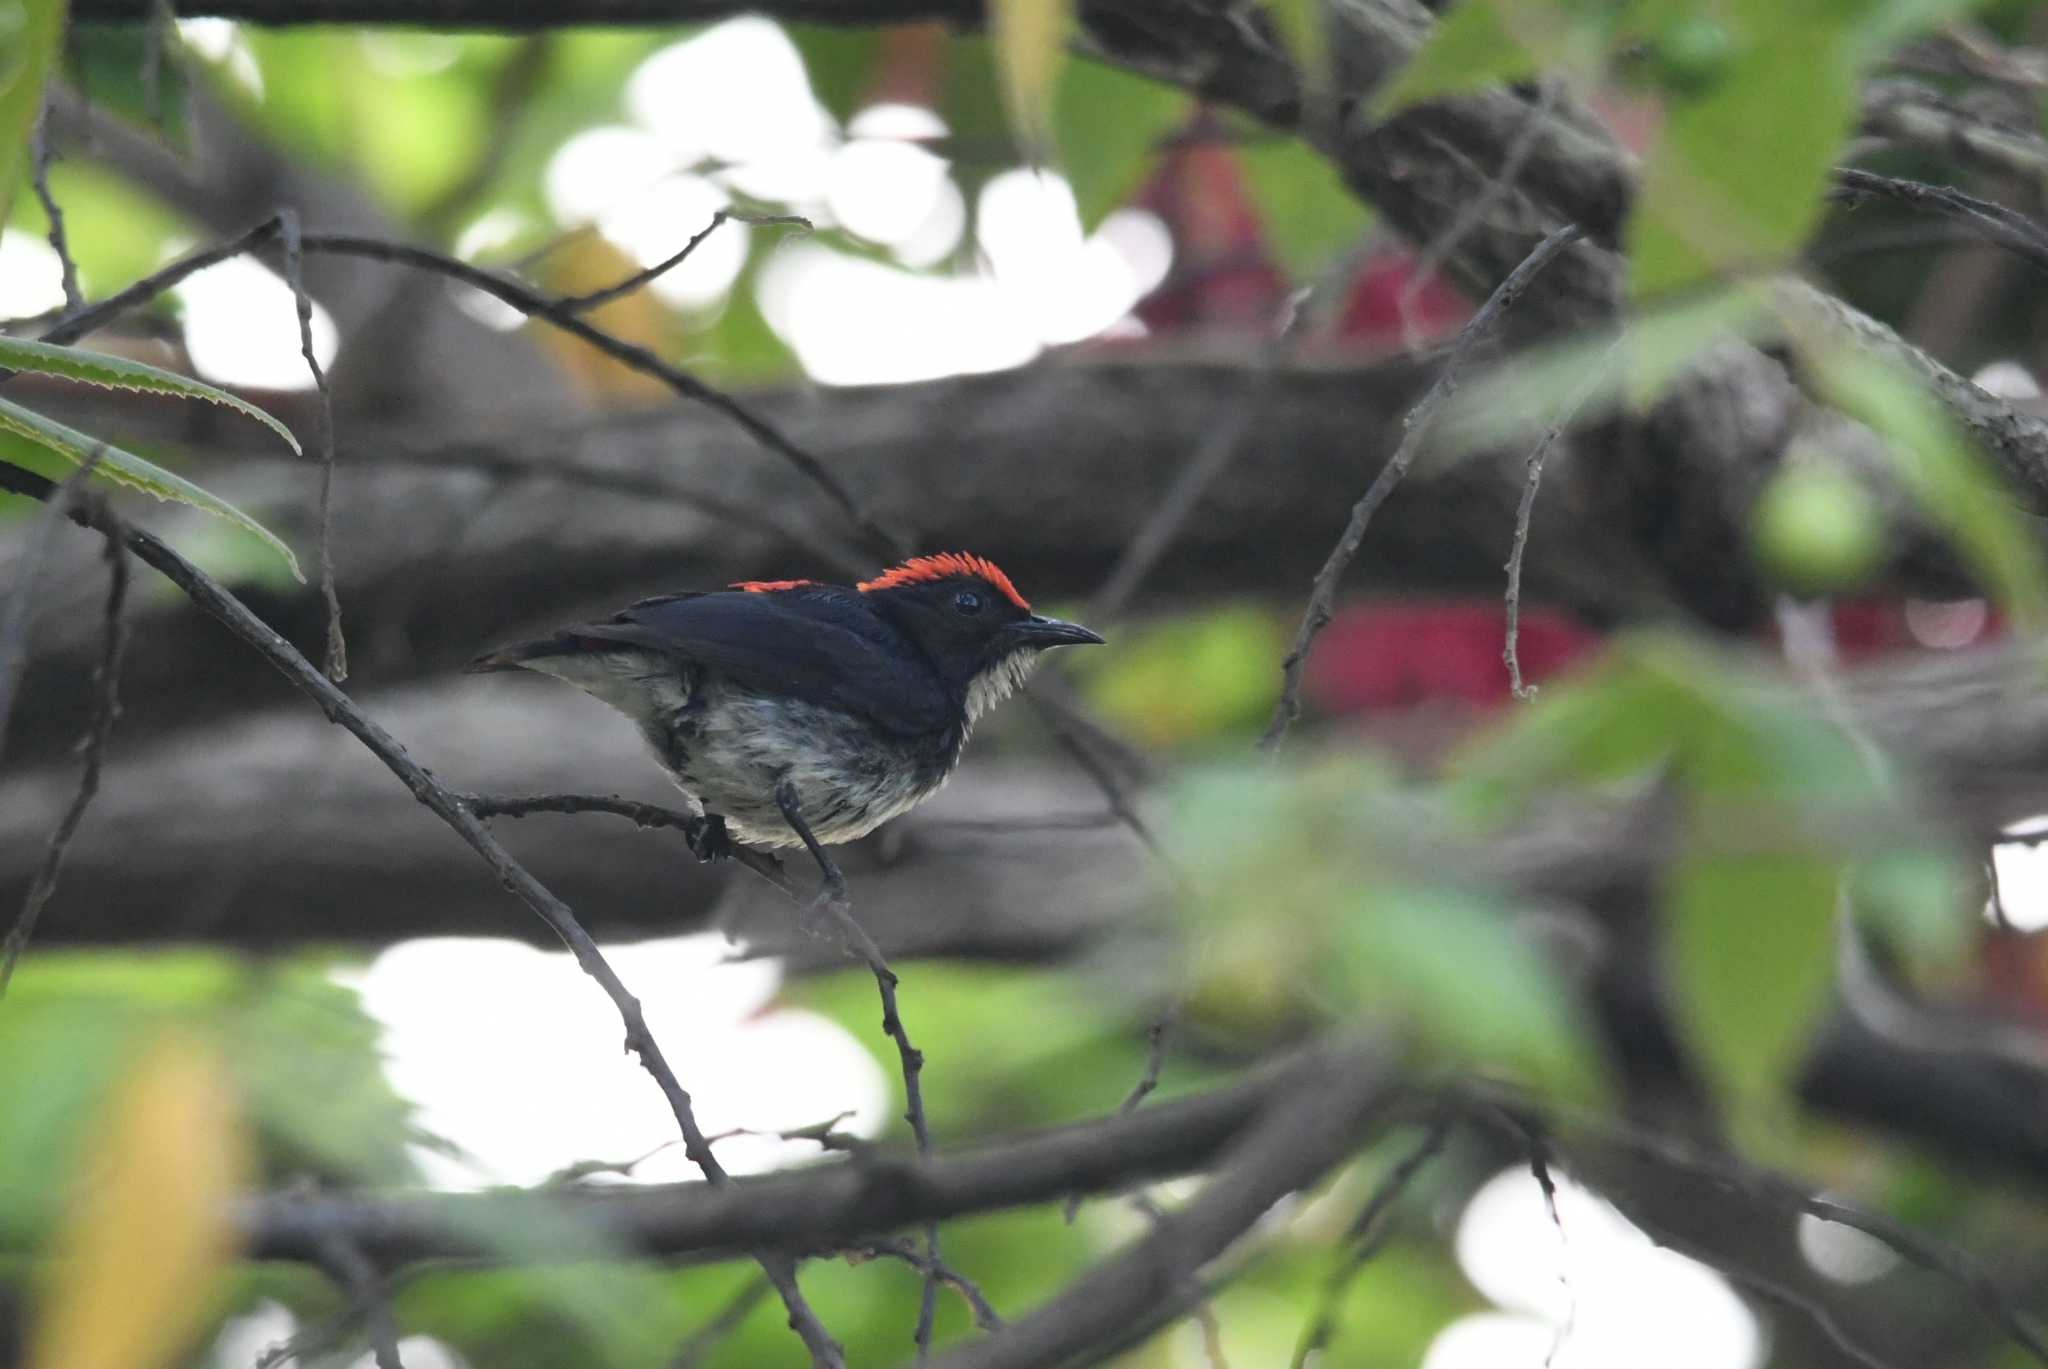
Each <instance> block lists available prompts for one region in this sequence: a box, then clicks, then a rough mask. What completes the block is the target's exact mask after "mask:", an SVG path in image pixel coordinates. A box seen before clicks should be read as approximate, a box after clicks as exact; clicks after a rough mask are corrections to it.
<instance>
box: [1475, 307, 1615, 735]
mask: <svg viewBox="0 0 2048 1369" xmlns="http://www.w3.org/2000/svg"><path fill="white" fill-rule="evenodd" d="M1619 345H1620V344H1619V343H1617V344H1616V347H1618V346H1619ZM1614 352H1615V347H1610V348H1608V349H1607V351H1606V353H1605V354H1604V355H1602V356H1601V358H1600V360H1599V361H1598V362H1596V363H1595V364H1594V366H1593V369H1592V370H1591V371H1590V372H1588V373H1587V375H1586V378H1585V379H1584V380H1582V381H1580V382H1579V387H1578V389H1576V390H1574V391H1573V392H1572V394H1571V396H1570V397H1569V398H1567V399H1566V400H1565V402H1564V407H1563V408H1562V409H1559V410H1558V413H1557V418H1556V420H1555V421H1554V422H1552V423H1551V425H1550V427H1549V428H1548V429H1547V430H1546V431H1545V432H1544V434H1543V436H1542V437H1541V438H1540V439H1538V440H1537V443H1536V445H1535V447H1533V448H1532V449H1531V450H1530V452H1529V458H1528V461H1527V462H1526V463H1525V466H1526V470H1527V472H1528V479H1527V481H1526V482H1525V483H1524V484H1523V486H1522V499H1521V503H1520V504H1518V505H1517V506H1516V508H1515V539H1514V545H1513V546H1512V547H1511V548H1510V549H1509V551H1508V563H1507V573H1508V588H1507V595H1506V604H1507V619H1508V627H1507V640H1506V642H1505V644H1504V645H1503V646H1502V647H1501V653H1500V656H1501V660H1503V661H1505V662H1506V663H1507V667H1508V690H1509V692H1510V693H1512V694H1513V695H1514V696H1515V698H1517V699H1520V700H1522V701H1524V702H1526V701H1528V700H1530V699H1533V698H1535V697H1536V687H1535V686H1534V685H1524V684H1523V683H1522V655H1521V649H1520V640H1521V634H1522V555H1523V553H1524V552H1525V551H1527V550H1528V547H1529V520H1530V518H1531V517H1532V516H1534V514H1535V512H1536V488H1537V486H1538V485H1540V484H1542V483H1543V464H1544V462H1545V461H1547V460H1549V458H1550V449H1551V448H1552V447H1554V446H1556V445H1557V440H1558V438H1560V437H1562V436H1563V435H1564V430H1565V429H1566V428H1568V427H1570V426H1571V424H1572V420H1573V419H1575V418H1577V417H1578V416H1579V410H1580V409H1581V408H1583V407H1585V403H1586V401H1587V400H1588V399H1589V398H1591V397H1592V394H1593V391H1594V389H1595V388H1596V387H1597V386H1598V384H1599V382H1600V378H1601V377H1602V376H1604V375H1606V373H1607V365H1608V362H1609V361H1610V360H1611V359H1612V358H1613V356H1614Z"/></svg>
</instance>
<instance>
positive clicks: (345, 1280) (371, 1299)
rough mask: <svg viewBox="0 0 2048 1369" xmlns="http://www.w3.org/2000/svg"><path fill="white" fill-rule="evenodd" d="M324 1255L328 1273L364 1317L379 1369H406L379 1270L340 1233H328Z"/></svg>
mask: <svg viewBox="0 0 2048 1369" xmlns="http://www.w3.org/2000/svg"><path fill="white" fill-rule="evenodd" d="M323 1255H324V1260H323V1262H324V1263H325V1264H326V1266H327V1268H328V1270H329V1271H330V1272H331V1273H332V1274H333V1275H334V1278H335V1281H336V1282H337V1283H339V1284H340V1285H341V1288H342V1292H343V1293H345V1294H346V1295H347V1296H348V1300H349V1301H350V1302H351V1303H352V1304H354V1310H355V1311H356V1312H357V1313H359V1314H360V1315H361V1317H362V1320H363V1327H364V1330H365V1331H367V1332H368V1333H369V1337H370V1352H371V1355H372V1356H373V1358H374V1359H375V1360H376V1364H377V1369H405V1365H404V1363H403V1362H402V1361H400V1359H399V1357H398V1325H397V1323H396V1322H394V1321H393V1320H392V1318H391V1298H390V1295H389V1292H388V1290H386V1288H385V1287H384V1280H383V1279H382V1278H380V1277H379V1276H378V1273H377V1267H376V1266H375V1265H373V1264H371V1263H370V1262H369V1260H367V1259H365V1258H364V1257H363V1252H362V1251H360V1250H358V1249H356V1247H355V1245H354V1243H353V1242H351V1241H350V1240H349V1239H348V1238H347V1237H345V1236H342V1235H340V1234H338V1233H329V1234H328V1236H327V1238H326V1240H325V1242H324V1250H323Z"/></svg>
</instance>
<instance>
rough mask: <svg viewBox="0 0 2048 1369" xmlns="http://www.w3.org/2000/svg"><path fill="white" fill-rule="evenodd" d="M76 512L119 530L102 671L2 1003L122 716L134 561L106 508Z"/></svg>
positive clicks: (0, 965)
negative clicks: (70, 789)
mask: <svg viewBox="0 0 2048 1369" xmlns="http://www.w3.org/2000/svg"><path fill="white" fill-rule="evenodd" d="M90 468H91V463H90V462H88V463H87V465H86V466H83V467H81V468H80V470H79V473H78V475H79V478H83V477H84V476H85V475H86V474H87V472H88V471H89V470H90ZM14 470H15V468H14V467H12V466H5V467H0V474H4V473H6V472H12V471H14ZM23 474H25V472H24V473H23ZM54 493H55V495H56V498H57V499H59V500H65V499H66V498H67V496H66V494H64V493H63V492H54ZM70 512H71V514H72V516H73V517H80V516H85V517H90V518H93V519H95V520H98V521H99V522H101V523H102V524H104V526H106V527H107V528H109V529H112V530H113V531H110V532H109V533H108V535H107V539H106V563H107V600H106V607H105V608H104V609H103V610H101V613H102V618H101V625H100V659H99V665H98V666H97V667H96V668H95V670H94V674H93V711H92V721H91V723H90V724H89V725H88V726H87V728H86V734H85V740H84V742H83V744H82V749H83V751H84V761H83V763H82V764H81V766H80V768H79V774H78V789H77V791H76V792H75V793H74V794H73V795H72V797H71V803H70V805H69V806H68V807H66V808H65V810H64V816H63V817H62V818H60V819H58V821H57V829H56V831H54V832H52V833H51V834H50V841H49V844H48V845H47V846H45V847H44V848H43V859H42V863H41V864H40V865H39V866H37V867H36V873H35V878H34V879H32V880H31V881H30V882H29V888H28V896H27V897H26V898H24V899H23V900H22V904H21V911H20V913H18V914H16V916H15V919H14V926H13V927H12V928H10V929H9V930H8V933H7V939H6V941H5V942H4V943H0V997H5V996H6V993H7V986H8V984H9V982H10V981H12V980H13V978H14V967H15V965H16V963H17V962H18V961H19V960H20V959H21V953H22V951H23V950H24V949H26V948H27V946H28V943H29V938H30V937H32V936H34V935H35V930H36V923H37V921H38V920H40V919H41V917H42V915H43V908H44V906H45V905H46V904H48V903H49V901H50V895H52V894H54V893H55V892H56V891H57V876H58V875H59V874H60V873H61V872H62V871H63V868H64V854H65V852H66V851H68V850H69V849H70V847H71V838H72V837H73V836H74V835H76V834H77V832H78V824H79V823H80V822H81V821H83V820H84V818H85V810H86V809H87V808H89V807H90V806H91V805H92V801H93V796H94V795H96V794H98V793H99V789H100V771H101V769H102V768H103V767H104V766H105V764H106V759H107V739H108V738H109V737H111V736H112V735H113V731H114V723H115V720H116V719H118V718H119V717H120V716H121V694H120V689H121V655H122V653H123V651H125V650H126V649H127V644H128V625H127V623H126V621H125V620H124V618H123V610H124V608H125V607H126V605H127V602H128V557H127V553H126V552H124V551H123V550H122V547H121V542H120V540H119V538H118V536H117V533H118V530H119V528H120V524H119V523H118V522H116V521H115V520H114V516H113V514H112V513H110V512H109V511H108V510H107V509H106V508H105V506H104V505H97V504H96V505H94V506H92V508H91V511H90V512H89V513H81V510H80V509H79V507H78V506H77V505H76V504H73V505H72V506H71V509H70ZM34 588H35V587H34V584H33V581H32V578H31V579H30V580H25V581H24V582H23V583H22V586H21V589H20V591H19V594H20V595H21V596H24V597H25V596H27V595H29V594H32V593H33V592H34ZM0 724H4V718H0Z"/></svg>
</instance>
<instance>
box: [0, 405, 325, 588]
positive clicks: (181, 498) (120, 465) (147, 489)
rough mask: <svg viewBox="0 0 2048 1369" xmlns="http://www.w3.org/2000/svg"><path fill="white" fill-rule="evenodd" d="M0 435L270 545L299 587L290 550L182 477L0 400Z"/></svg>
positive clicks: (296, 563) (266, 530)
mask: <svg viewBox="0 0 2048 1369" xmlns="http://www.w3.org/2000/svg"><path fill="white" fill-rule="evenodd" d="M0 430H5V431H8V432H11V433H14V434H16V435H18V436H20V437H24V438H27V439H28V440H29V441H31V442H34V443H36V444H37V445H38V446H41V447H44V448H46V449H47V450H49V451H52V452H55V453H56V454H57V455H59V456H61V457H63V458H64V459H65V460H67V461H70V462H73V463H74V464H77V465H83V464H84V463H85V462H86V461H87V460H91V459H94V458H95V457H96V458H97V460H96V462H95V464H94V466H93V474H94V475H95V476H96V477H101V478H104V479H107V480H111V481H113V482H114V483H116V484H120V485H126V486H128V487H130V488H131V489H138V490H141V491H143V492H144V493H145V494H151V495H154V496H156V497H157V498H158V499H174V500H176V501H177V502H179V503H181V504H189V505H191V506H192V507H193V508H195V509H199V510H200V511H202V512H204V513H210V514H212V515H214V516H215V517H216V518H224V519H226V520H227V521H228V522H230V523H233V524H235V525H236V526H237V527H241V528H246V529H247V530H248V531H250V532H253V533H255V534H256V536H258V537H260V538H262V539H263V541H264V542H265V543H266V544H268V545H269V546H270V548H271V549H272V550H274V551H275V552H276V553H277V554H278V555H279V556H282V557H283V558H284V559H285V563H286V564H287V565H288V566H290V567H291V572H292V576H293V578H294V579H297V580H298V581H300V582H301V583H304V581H305V578H306V577H305V576H304V575H302V574H301V573H300V571H299V559H298V557H296V556H294V555H292V549H291V548H290V547H288V546H286V545H285V544H284V542H283V541H282V540H281V539H279V537H278V536H277V534H276V533H273V532H272V531H271V530H270V529H269V528H266V527H264V526H263V525H262V524H261V523H259V522H257V521H256V520H255V519H253V518H251V517H250V516H249V515H248V514H246V513H243V512H242V511H241V510H240V509H238V508H236V507H235V506H234V505H233V504H230V503H228V502H227V501H226V500H225V499H222V498H220V497H219V496H218V495H215V494H210V493H208V492H207V491H206V490H204V489H201V488H200V487H199V486H197V485H195V484H193V483H192V482H191V481H189V480H187V479H185V478H184V477H183V476H180V475H174V474H172V473H171V472H170V471H167V470H165V469H164V468H163V467H161V466H159V465H157V464H156V463H155V462H153V461H145V460H143V459H142V458H141V457H139V456H136V455H135V454H134V453H132V452H125V451H122V450H121V449H120V448H119V447H115V446H112V445H110V444H108V443H105V442H101V441H98V440H97V439H95V438H91V437H87V436H86V435H85V434H84V433H82V432H79V431H78V430H77V429H75V428H69V427H66V426H65V425H64V424H62V423H59V422H57V421H56V420H55V419H49V418H45V417H43V416H42V415H41V414H39V413H36V412H35V411H34V410H32V409H24V408H22V407H21V406H20V405H19V404H16V403H14V402H13V401H12V400H8V399H0Z"/></svg>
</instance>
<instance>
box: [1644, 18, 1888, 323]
mask: <svg viewBox="0 0 2048 1369" xmlns="http://www.w3.org/2000/svg"><path fill="white" fill-rule="evenodd" d="M1826 8H1827V7H1825V6H1807V5H1786V4H1783V3H1782V0H1740V3H1738V4H1734V5H1731V6H1730V7H1729V10H1728V14H1727V17H1726V18H1727V22H1728V23H1729V24H1730V25H1731V27H1732V29H1733V31H1734V42H1735V55H1734V57H1733V59H1732V60H1731V61H1729V62H1728V63H1727V64H1726V66H1725V68H1724V69H1723V70H1722V71H1721V72H1720V74H1719V78H1718V79H1716V80H1713V81H1711V82H1708V83H1706V84H1705V86H1704V88H1703V89H1701V90H1700V91H1698V92H1697V93H1694V94H1692V95H1690V96H1684V95H1679V96H1674V97H1673V98H1672V99H1670V100H1669V101H1668V102H1667V105H1666V110H1665V122H1664V129H1663V133H1662V136H1661V137H1660V139H1659V141H1658V145H1657V149H1656V151H1655V153H1654V154H1653V155H1652V156H1651V157H1650V158H1649V161H1648V163H1647V165H1646V166H1645V167H1644V171H1643V182H1642V189H1641V191H1640V193H1638V195H1637V197H1636V202H1635V209H1634V212H1633V213H1632V214H1631V215H1630V217H1629V223H1628V230H1627V235H1626V236H1627V244H1626V245H1627V248H1628V258H1629V293H1630V295H1631V296H1632V297H1634V298H1636V299H1642V298H1645V297H1648V296H1654V295H1657V294H1660V293H1663V292H1666V291H1672V290H1677V289H1681V288H1683V287H1686V286H1689V285H1692V284H1694V283H1696V282H1698V281H1700V280H1702V279H1704V278H1707V277H1709V276H1712V275H1714V274H1716V273H1717V272H1720V271H1723V270H1731V269H1733V270H1739V269H1747V268H1752V267H1755V266H1758V265H1763V264H1768V263H1771V262H1775V261H1778V260H1780V259H1783V258H1786V257H1789V256H1791V255H1792V254H1793V253H1794V252H1795V251H1797V250H1798V248H1799V247H1800V246H1801V245H1802V244H1803V243H1804V242H1805V241H1806V238H1807V236H1808V234H1809V233H1811V232H1812V230H1813V227H1814V225H1815V224H1817V223H1818V222H1819V221H1820V217H1821V214H1822V213H1823V212H1824V209H1825V200H1824V198H1823V196H1822V194H1821V192H1822V190H1823V188H1824V186H1825V183H1826V180H1827V176H1828V172H1829V170H1830V169H1831V168H1832V167H1833V166H1834V163H1835V159H1836V157H1837V156H1838V155H1839V154H1840V152H1841V149H1842V145H1843V143H1844V142H1845V141H1846V140H1847V138H1848V136H1849V133H1850V130H1851V129H1852V128H1853V127H1854V125H1855V121H1856V115H1857V88H1858V75H1859V71H1858V68H1857V66H1856V65H1855V63H1854V61H1853V59H1852V57H1851V54H1850V53H1849V52H1847V51H1845V50H1844V49H1845V46H1846V45H1845V44H1844V42H1843V40H1842V27H1841V18H1840V16H1838V15H1835V14H1831V13H1827V12H1826ZM1816 10H1819V11H1820V12H1819V13H1816V12H1815V11H1816Z"/></svg>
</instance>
